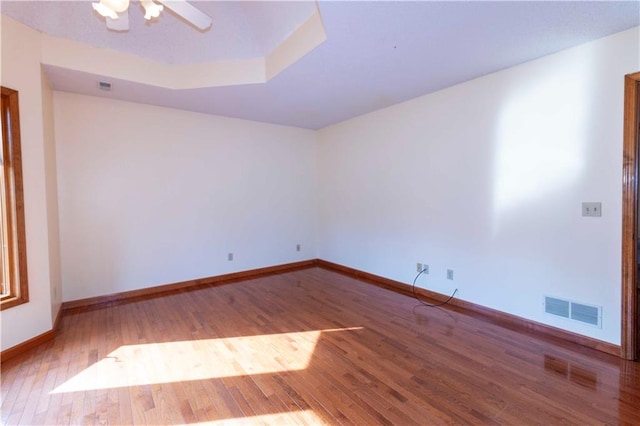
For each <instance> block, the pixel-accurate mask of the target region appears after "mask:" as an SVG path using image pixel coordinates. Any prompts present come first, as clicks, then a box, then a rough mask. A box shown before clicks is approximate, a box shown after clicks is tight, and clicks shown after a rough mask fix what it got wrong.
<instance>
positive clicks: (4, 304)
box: [0, 87, 29, 309]
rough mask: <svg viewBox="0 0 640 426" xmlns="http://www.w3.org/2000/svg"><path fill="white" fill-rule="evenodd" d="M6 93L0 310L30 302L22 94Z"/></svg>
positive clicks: (0, 181)
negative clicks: (19, 110)
mask: <svg viewBox="0 0 640 426" xmlns="http://www.w3.org/2000/svg"><path fill="white" fill-rule="evenodd" d="M0 88H1V89H2V114H1V115H0V121H1V122H2V150H1V152H0V165H1V166H2V170H1V172H0V210H1V212H0V213H1V214H0V216H1V217H0V238H1V241H0V258H1V261H0V281H1V282H0V291H1V293H0V309H7V308H10V307H12V306H16V305H20V304H22V303H26V302H28V301H29V287H28V281H27V247H26V239H25V228H24V199H23V196H22V154H21V151H20V117H19V114H18V92H17V91H15V90H12V89H8V88H6V87H0Z"/></svg>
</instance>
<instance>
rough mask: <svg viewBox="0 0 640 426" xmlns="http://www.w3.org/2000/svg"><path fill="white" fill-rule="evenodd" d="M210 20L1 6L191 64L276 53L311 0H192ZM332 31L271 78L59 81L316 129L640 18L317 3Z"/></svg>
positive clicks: (592, 6)
mask: <svg viewBox="0 0 640 426" xmlns="http://www.w3.org/2000/svg"><path fill="white" fill-rule="evenodd" d="M192 3H193V4H194V5H196V6H197V7H198V8H199V9H201V10H202V11H204V12H206V13H207V14H209V15H210V16H211V17H212V18H213V22H214V24H213V27H212V29H211V30H210V31H208V32H199V31H198V30H196V29H194V28H193V27H191V26H189V25H186V24H185V23H184V22H183V21H181V20H179V19H178V18H177V17H175V16H173V15H171V14H170V13H163V15H162V16H161V18H160V20H159V21H158V22H154V23H151V24H148V23H146V22H145V21H144V19H143V18H142V13H141V11H140V10H137V9H136V8H137V7H138V5H135V7H134V6H132V8H131V9H132V10H131V11H130V19H129V20H130V25H131V31H129V32H128V33H113V32H109V31H107V30H106V28H105V26H104V22H102V21H101V20H100V19H99V17H98V16H96V15H95V12H94V11H93V9H92V8H91V5H90V4H89V3H88V2H84V1H73V2H58V1H49V2H32V1H21V2H9V1H4V0H3V1H2V2H1V3H0V7H1V11H2V13H3V14H6V15H8V16H10V17H12V18H14V19H16V20H18V21H21V22H23V23H25V24H27V25H29V26H31V27H33V28H36V29H38V30H39V31H42V32H45V33H48V34H51V35H55V36H59V37H64V38H70V39H73V40H77V41H82V42H84V43H87V44H90V45H92V46H96V47H104V48H109V49H115V50H119V51H123V52H127V53H132V54H136V55H139V56H146V57H149V58H151V59H155V60H158V61H163V62H168V63H175V64H185V63H200V62H205V61H217V60H225V59H234V58H236V59H237V58H241V59H246V58H252V57H258V56H264V55H266V54H268V53H270V52H271V51H272V50H273V49H274V47H275V46H277V45H278V44H279V43H280V42H281V41H282V40H283V39H284V38H285V37H287V36H288V35H290V34H291V33H292V32H293V31H294V30H295V28H296V26H297V25H299V23H300V22H301V21H303V20H304V19H305V18H306V17H308V16H309V15H310V14H311V13H313V11H315V4H314V3H313V2H295V1H286V2H273V1H262V2H243V1H236V2H227V1H212V2H210V1H194V2H192ZM318 7H319V10H320V13H321V16H322V20H323V23H324V26H325V31H326V36H327V40H326V41H325V42H324V43H323V44H321V45H320V46H319V47H317V48H315V49H314V50H312V51H311V52H309V53H307V54H306V55H305V56H304V57H303V58H302V59H300V60H299V61H298V62H296V63H294V64H293V65H291V66H290V67H289V68H287V69H285V70H284V71H283V72H281V73H280V74H279V75H277V76H276V77H275V78H273V79H272V80H270V81H268V82H266V83H262V84H248V85H239V86H227V87H215V88H204V89H189V90H169V89H163V88H158V87H153V86H148V85H142V84H139V83H132V82H128V81H123V80H115V79H113V78H109V79H108V80H109V81H110V82H111V83H112V84H113V90H112V91H111V92H101V91H99V90H98V89H97V81H99V80H104V79H105V78H104V76H100V75H93V74H88V73H83V72H78V71H74V70H69V69H63V68H58V67H53V66H46V67H45V68H46V71H47V73H48V75H49V78H50V80H51V82H52V85H53V87H54V88H55V89H56V90H62V91H69V92H74V93H82V94H88V95H94V96H104V97H110V98H115V99H122V100H129V101H134V102H142V103H148V104H153V105H161V106H167V107H173V108H180V109H185V110H191V111H197V112H203V113H209V114H217V115H223V116H228V117H236V118H243V119H248V120H256V121H264V122H270V123H276V124H283V125H290V126H296V127H304V128H310V129H318V128H322V127H325V126H327V125H330V124H334V123H337V122H340V121H343V120H346V119H349V118H352V117H355V116H358V115H361V114H365V113H367V112H370V111H373V110H376V109H379V108H383V107H387V106H390V105H393V104H396V103H399V102H402V101H405V100H408V99H411V98H415V97H417V96H420V95H424V94H427V93H431V92H434V91H437V90H440V89H442V88H445V87H448V86H452V85H455V84H457V83H461V82H464V81H467V80H470V79H473V78H476V77H479V76H482V75H485V74H488V73H491V72H494V71H498V70H500V69H504V68H508V67H511V66H514V65H517V64H520V63H523V62H526V61H529V60H532V59H535V58H538V57H541V56H544V55H547V54H550V53H553V52H557V51H559V50H562V49H565V48H568V47H571V46H575V45H578V44H581V43H584V42H587V41H590V40H593V39H596V38H600V37H604V36H606V35H609V34H613V33H615V32H619V31H622V30H625V29H628V28H631V27H633V26H637V25H640V3H639V2H638V1H622V2H614V1H604V2H590V1H578V2H567V1H560V2H552V1H544V2H485V1H477V2H431V1H418V2H406V1H388V2H387V1H320V2H319V4H318Z"/></svg>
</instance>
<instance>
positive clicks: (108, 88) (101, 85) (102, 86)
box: [98, 81, 111, 92]
mask: <svg viewBox="0 0 640 426" xmlns="http://www.w3.org/2000/svg"><path fill="white" fill-rule="evenodd" d="M98 87H99V88H100V90H104V91H105V92H109V91H111V83H109V82H107V81H100V82H98Z"/></svg>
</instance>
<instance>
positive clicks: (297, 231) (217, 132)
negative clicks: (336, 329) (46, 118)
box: [54, 92, 317, 301]
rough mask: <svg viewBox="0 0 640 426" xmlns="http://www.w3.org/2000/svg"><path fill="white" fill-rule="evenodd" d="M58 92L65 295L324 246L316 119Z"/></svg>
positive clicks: (269, 261) (283, 259)
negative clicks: (312, 123)
mask: <svg viewBox="0 0 640 426" xmlns="http://www.w3.org/2000/svg"><path fill="white" fill-rule="evenodd" d="M54 103H55V111H56V114H55V130H56V146H57V159H58V188H59V191H58V194H59V205H60V244H61V250H62V276H63V282H64V295H63V297H64V301H69V300H76V299H82V298H87V297H93V296H100V295H105V294H111V293H117V292H122V291H128V290H135V289H139V288H145V287H151V286H157V285H161V284H168V283H172V282H177V281H185V280H190V279H195V278H202V277H207V276H214V275H220V274H225V273H230V272H237V271H243V270H250V269H255V268H260V267H266V266H272V265H278V264H284V263H290V262H296V261H301V260H308V259H313V258H315V257H316V250H315V224H316V193H317V189H316V167H315V159H316V133H315V132H314V131H312V130H305V129H298V128H293V127H285V126H276V125H272V124H265V123H257V122H252V121H246V120H238V119H231V118H225V117H218V116H212V115H205V114H197V113H192V112H187V111H180V110H175V109H169V108H161V107H155V106H149V105H141V104H135V103H130V102H122V101H114V100H110V99H103V98H97V97H91V96H81V95H74V94H70V93H63V92H55V94H54ZM296 244H301V250H300V251H296ZM230 252H232V253H234V259H233V261H228V260H227V254H228V253H230Z"/></svg>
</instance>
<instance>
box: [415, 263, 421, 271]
mask: <svg viewBox="0 0 640 426" xmlns="http://www.w3.org/2000/svg"><path fill="white" fill-rule="evenodd" d="M416 272H422V263H420V262H418V263H416Z"/></svg>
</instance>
